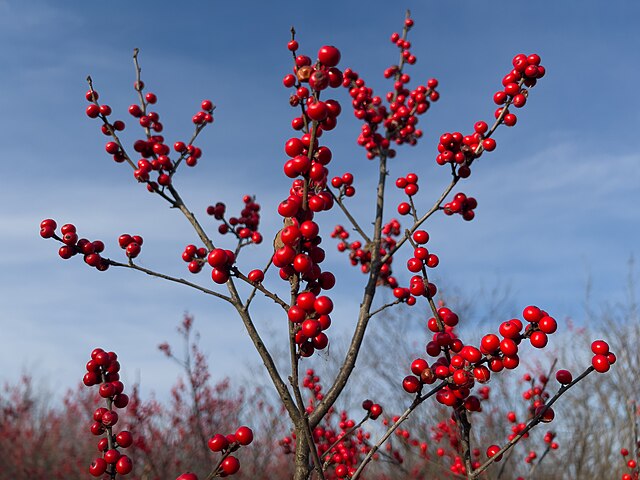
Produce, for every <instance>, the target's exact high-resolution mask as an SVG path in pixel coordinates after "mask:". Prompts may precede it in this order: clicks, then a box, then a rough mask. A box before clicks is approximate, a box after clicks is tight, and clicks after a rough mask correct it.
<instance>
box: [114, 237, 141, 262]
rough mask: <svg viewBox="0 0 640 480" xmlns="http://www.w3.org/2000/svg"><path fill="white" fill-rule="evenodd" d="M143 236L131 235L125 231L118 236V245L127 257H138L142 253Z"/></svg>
mask: <svg viewBox="0 0 640 480" xmlns="http://www.w3.org/2000/svg"><path fill="white" fill-rule="evenodd" d="M142 242H143V240H142V237H141V236H140V235H133V236H131V235H129V234H128V233H124V234H122V235H120V237H118V245H120V248H122V249H123V250H124V251H125V253H126V255H127V257H129V258H136V257H137V256H138V255H139V254H140V249H141V247H142Z"/></svg>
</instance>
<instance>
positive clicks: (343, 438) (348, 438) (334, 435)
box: [280, 369, 382, 480]
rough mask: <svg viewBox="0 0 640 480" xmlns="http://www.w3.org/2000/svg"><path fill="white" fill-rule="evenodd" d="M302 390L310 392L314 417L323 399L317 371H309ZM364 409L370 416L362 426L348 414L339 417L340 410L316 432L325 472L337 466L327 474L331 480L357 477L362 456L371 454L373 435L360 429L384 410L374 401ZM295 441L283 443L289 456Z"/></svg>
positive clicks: (292, 438) (285, 439) (293, 435)
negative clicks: (370, 442)
mask: <svg viewBox="0 0 640 480" xmlns="http://www.w3.org/2000/svg"><path fill="white" fill-rule="evenodd" d="M302 386H303V387H304V389H306V390H307V391H309V392H310V397H309V400H308V404H307V412H309V413H310V412H312V411H313V410H314V408H315V405H316V402H319V401H321V400H322V399H323V394H322V385H321V383H320V377H319V376H318V375H317V374H316V373H315V371H314V370H313V369H308V370H307V372H306V375H305V377H304V379H303V381H302ZM362 408H363V409H364V410H365V411H366V412H367V413H366V415H365V417H364V418H363V419H362V420H361V421H360V422H359V423H356V421H355V420H353V419H351V418H349V416H348V414H347V412H346V411H341V412H340V413H339V414H338V413H337V412H336V410H334V409H331V410H330V411H329V414H328V415H327V416H326V417H325V418H324V419H323V421H322V423H321V424H320V425H318V426H317V427H316V428H315V429H314V431H313V439H314V443H315V445H316V447H317V449H318V457H319V458H320V459H321V460H322V461H324V468H325V469H326V468H328V467H330V466H332V465H333V466H334V467H333V468H332V469H329V470H327V471H326V472H325V478H327V480H335V479H337V478H345V477H347V476H350V475H353V473H354V472H355V470H356V467H357V466H358V464H359V463H360V461H361V460H362V456H363V455H365V454H366V453H367V452H369V450H370V445H369V442H368V440H369V438H370V437H371V434H370V433H369V432H365V431H364V430H363V429H362V428H360V427H361V425H362V424H363V423H364V422H365V421H367V420H368V419H371V420H376V419H377V418H378V417H379V416H380V415H382V407H381V406H380V405H379V404H377V403H374V402H373V401H371V400H365V401H363V402H362ZM294 439H295V434H292V435H291V436H287V437H285V438H283V439H282V440H281V441H280V445H281V446H282V447H283V449H284V452H285V453H286V454H291V453H293V452H294V451H295V450H294V448H293V445H294Z"/></svg>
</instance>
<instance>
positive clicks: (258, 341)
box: [227, 278, 300, 424]
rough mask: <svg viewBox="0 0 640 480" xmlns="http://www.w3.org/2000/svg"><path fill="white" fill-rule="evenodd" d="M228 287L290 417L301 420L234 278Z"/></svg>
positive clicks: (295, 421)
mask: <svg viewBox="0 0 640 480" xmlns="http://www.w3.org/2000/svg"><path fill="white" fill-rule="evenodd" d="M227 287H228V289H229V293H230V294H231V303H232V304H233V306H234V307H235V308H236V311H237V312H238V314H239V315H240V318H241V319H242V323H243V324H244V326H245V329H246V330H247V333H248V334H249V338H251V341H252V342H253V345H254V347H255V348H256V350H257V351H258V354H259V355H260V358H261V359H262V363H263V364H264V367H265V368H266V370H267V373H268V374H269V377H270V378H271V381H272V382H273V385H274V386H275V388H276V391H277V392H278V395H279V396H280V399H281V400H282V403H283V404H284V406H285V408H286V409H287V412H288V413H289V417H290V418H291V420H292V421H293V422H294V424H295V423H297V422H299V415H300V413H299V412H298V409H297V408H296V405H295V402H294V400H293V398H292V397H291V392H289V389H288V388H287V385H286V384H285V383H284V381H283V380H282V377H281V376H280V372H278V368H277V367H276V364H275V362H274V360H273V358H272V357H271V353H270V352H269V350H268V349H267V347H266V346H265V344H264V342H263V341H262V338H261V337H260V334H259V333H258V330H257V329H256V327H255V325H254V323H253V320H252V319H251V315H250V314H249V312H248V310H246V309H245V308H244V306H243V304H242V300H241V299H240V295H239V294H238V291H237V290H236V287H235V284H234V283H233V279H231V278H230V279H229V281H227Z"/></svg>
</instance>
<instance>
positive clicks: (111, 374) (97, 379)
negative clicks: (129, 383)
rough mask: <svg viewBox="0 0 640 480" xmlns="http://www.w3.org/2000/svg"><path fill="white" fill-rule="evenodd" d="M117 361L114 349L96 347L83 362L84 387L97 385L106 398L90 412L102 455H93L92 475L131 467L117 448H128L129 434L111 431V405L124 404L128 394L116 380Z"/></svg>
mask: <svg viewBox="0 0 640 480" xmlns="http://www.w3.org/2000/svg"><path fill="white" fill-rule="evenodd" d="M119 371H120V363H119V362H118V357H117V355H116V354H115V353H114V352H105V351H104V350H103V349H101V348H96V349H94V350H93V351H92V352H91V360H89V361H88V362H87V373H85V375H84V378H83V379H82V381H83V383H84V384H85V385H86V386H87V387H92V386H94V385H100V389H99V394H100V396H101V397H102V398H104V399H105V401H106V404H107V406H106V408H105V407H100V408H98V409H96V410H95V412H94V413H93V423H92V424H91V433H92V434H94V435H96V436H100V437H102V435H105V436H104V437H102V438H100V441H99V442H98V451H99V452H102V457H98V458H96V459H95V460H94V461H93V463H92V464H91V467H89V473H90V474H91V475H93V476H94V477H101V476H102V475H104V474H105V473H106V474H107V475H109V476H110V478H111V479H114V478H116V475H117V474H120V475H127V474H128V473H131V471H132V470H133V463H132V461H131V459H130V458H129V457H128V456H127V455H123V454H122V453H121V452H120V451H119V450H118V449H119V448H128V447H130V446H131V445H132V444H133V437H132V435H131V433H130V432H128V431H127V430H122V431H120V432H119V433H117V434H116V433H115V432H114V431H113V429H114V426H115V425H116V424H117V423H118V413H117V412H116V410H115V408H125V407H126V406H127V405H128V404H129V397H128V396H127V394H125V393H123V391H124V385H123V383H122V382H121V381H120V374H119V373H118V372H119Z"/></svg>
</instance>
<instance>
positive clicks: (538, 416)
mask: <svg viewBox="0 0 640 480" xmlns="http://www.w3.org/2000/svg"><path fill="white" fill-rule="evenodd" d="M593 371H594V368H593V367H589V368H587V369H586V370H585V371H584V372H582V373H581V374H580V376H578V377H577V378H575V379H574V380H573V381H572V382H571V383H568V384H566V385H562V386H561V387H560V390H558V392H557V393H556V394H555V395H554V396H553V397H551V399H550V400H549V401H548V402H547V403H546V404H545V405H544V407H543V408H541V409H540V411H539V412H538V413H537V414H536V416H534V417H533V418H532V419H531V420H530V421H529V423H527V425H526V427H524V428H523V429H522V430H521V431H520V433H518V435H516V436H515V437H513V438H512V439H511V440H510V441H509V443H507V444H506V445H505V446H504V447H502V448H501V449H500V450H498V451H497V452H496V454H495V455H494V456H493V457H491V458H490V459H488V460H487V461H486V462H484V463H483V464H482V465H480V466H479V467H478V468H477V469H475V470H474V471H473V472H471V476H470V477H469V478H471V479H475V478H478V476H479V475H480V474H481V473H482V472H484V471H485V470H486V469H487V468H489V467H490V466H491V464H492V463H494V462H496V461H497V460H496V459H497V458H498V457H500V455H502V454H503V453H505V452H506V451H508V450H509V449H511V448H512V447H513V446H514V445H515V444H516V443H518V441H520V439H521V438H522V437H523V436H524V435H525V434H527V433H528V432H529V430H531V429H532V428H533V427H535V426H536V425H538V424H539V423H540V422H541V421H542V417H543V415H544V414H545V413H546V412H547V410H548V409H549V408H551V405H553V404H554V403H555V402H556V401H557V400H558V399H559V398H560V397H561V396H562V395H564V393H565V392H566V391H567V390H569V389H570V388H571V387H573V386H574V385H575V384H576V383H578V382H579V381H580V380H582V379H583V378H585V377H586V376H587V375H589V374H590V373H591V372H593Z"/></svg>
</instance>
